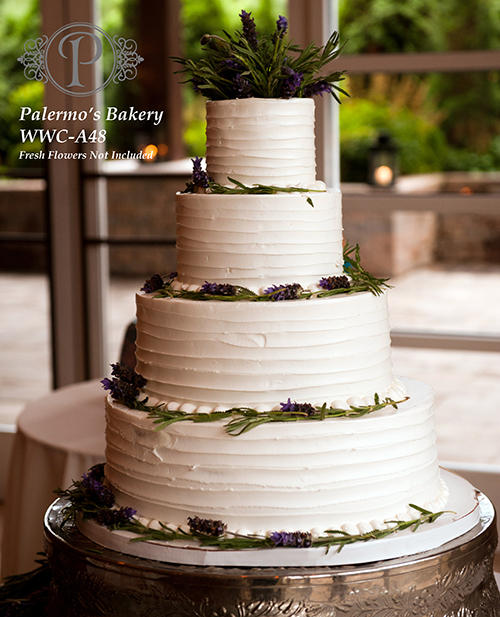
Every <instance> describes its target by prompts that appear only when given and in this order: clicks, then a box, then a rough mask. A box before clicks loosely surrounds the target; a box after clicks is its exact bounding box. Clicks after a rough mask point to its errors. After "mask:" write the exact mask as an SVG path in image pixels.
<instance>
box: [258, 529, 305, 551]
mask: <svg viewBox="0 0 500 617" xmlns="http://www.w3.org/2000/svg"><path fill="white" fill-rule="evenodd" d="M269 537H270V539H271V540H272V542H274V546H275V547H276V546H292V547H294V548H310V547H311V546H312V537H311V534H310V533H309V532H308V531H292V532H288V531H281V532H280V531H273V532H272V533H271V535H270V536H269Z"/></svg>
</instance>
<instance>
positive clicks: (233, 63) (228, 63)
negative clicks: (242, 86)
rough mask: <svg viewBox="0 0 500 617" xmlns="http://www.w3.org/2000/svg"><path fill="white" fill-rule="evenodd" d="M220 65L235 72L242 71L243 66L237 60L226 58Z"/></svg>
mask: <svg viewBox="0 0 500 617" xmlns="http://www.w3.org/2000/svg"><path fill="white" fill-rule="evenodd" d="M220 65H221V66H222V67H226V68H228V69H234V70H235V71H238V70H240V69H241V65H240V63H239V62H238V61H237V60H236V58H225V59H224V60H221V62H220Z"/></svg>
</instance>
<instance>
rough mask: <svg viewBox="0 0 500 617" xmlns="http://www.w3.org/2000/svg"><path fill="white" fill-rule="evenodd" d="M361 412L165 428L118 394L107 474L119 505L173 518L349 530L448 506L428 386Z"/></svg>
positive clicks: (232, 526)
mask: <svg viewBox="0 0 500 617" xmlns="http://www.w3.org/2000/svg"><path fill="white" fill-rule="evenodd" d="M406 385H407V390H408V393H409V395H410V399H409V400H408V401H407V402H405V403H402V404H400V405H399V408H398V409H397V410H396V409H394V408H392V407H386V408H384V409H382V410H379V411H376V412H373V413H372V414H370V415H367V416H364V417H361V418H337V419H329V420H323V421H301V422H291V423H290V422H285V423H275V424H267V425H264V426H259V427H256V428H254V429H252V430H250V431H249V432H247V433H244V434H242V435H239V436H230V435H228V434H227V433H226V432H225V429H224V421H220V420H219V421H217V422H213V423H208V424H193V423H191V422H179V423H177V424H174V425H171V426H169V427H167V428H165V429H163V430H159V431H158V430H155V428H156V425H155V424H153V421H152V420H151V419H149V418H148V415H147V413H145V412H141V411H135V410H131V409H128V408H127V407H124V406H123V405H120V404H118V403H116V402H114V401H112V400H111V399H108V402H107V415H106V422H107V428H106V442H107V446H106V478H107V480H108V481H109V483H110V484H111V487H112V490H113V492H114V493H115V495H116V498H117V503H118V505H124V506H125V505H126V506H130V507H133V508H135V509H136V510H137V512H138V515H139V516H142V517H146V518H150V519H155V520H160V521H162V522H163V523H168V524H170V525H173V526H180V525H186V522H187V518H188V517H194V516H199V517H201V518H209V519H215V520H222V521H223V522H225V523H226V524H227V526H228V530H229V531H233V532H235V531H239V532H240V533H266V532H269V531H281V530H283V531H299V530H301V531H313V533H318V534H320V533H323V532H324V531H325V530H326V529H332V528H333V529H339V528H342V527H344V530H345V531H347V532H348V533H353V529H354V533H358V532H357V531H356V529H364V530H365V531H366V530H368V529H373V528H383V526H384V521H386V520H391V519H392V520H394V518H395V517H396V516H398V517H399V518H401V517H403V519H404V520H411V519H408V518H405V517H408V516H411V517H412V518H415V514H416V513H415V512H413V513H412V512H411V511H409V505H410V504H416V505H417V506H420V507H424V508H426V509H429V510H431V511H437V510H441V509H443V508H444V506H445V504H446V488H445V487H443V485H442V483H441V482H440V477H439V468H438V460H437V449H436V433H435V426H434V414H433V394H432V391H431V389H430V388H429V387H428V386H426V385H424V384H421V383H419V382H415V381H410V380H408V382H407V384H406Z"/></svg>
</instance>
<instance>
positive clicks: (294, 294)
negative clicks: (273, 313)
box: [262, 283, 303, 302]
mask: <svg viewBox="0 0 500 617" xmlns="http://www.w3.org/2000/svg"><path fill="white" fill-rule="evenodd" d="M302 291H303V289H302V287H301V286H300V285H299V284H298V283H291V284H289V285H272V286H271V287H268V288H267V289H265V290H264V293H263V294H262V295H263V296H267V297H268V299H269V300H271V302H280V301H282V300H297V298H299V297H300V293H301V292H302Z"/></svg>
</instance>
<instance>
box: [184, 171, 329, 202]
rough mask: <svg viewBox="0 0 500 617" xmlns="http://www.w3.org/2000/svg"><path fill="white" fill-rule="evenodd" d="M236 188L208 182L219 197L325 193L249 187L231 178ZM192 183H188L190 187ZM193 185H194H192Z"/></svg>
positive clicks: (270, 187) (256, 185) (285, 188)
mask: <svg viewBox="0 0 500 617" xmlns="http://www.w3.org/2000/svg"><path fill="white" fill-rule="evenodd" d="M228 180H229V182H232V183H233V184H234V185H235V186H224V185H223V184H219V183H218V182H213V181H211V180H210V181H209V182H208V192H209V193H215V194H217V195H276V193H325V189H306V188H300V187H298V186H271V185H267V184H252V186H247V185H246V184H243V183H242V182H239V181H238V180H235V179H234V178H229V177H228ZM189 184H190V183H188V185H189ZM191 184H192V183H191ZM306 201H307V203H308V204H309V205H310V206H312V207H313V208H314V203H313V201H312V199H311V198H310V197H307V198H306Z"/></svg>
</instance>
